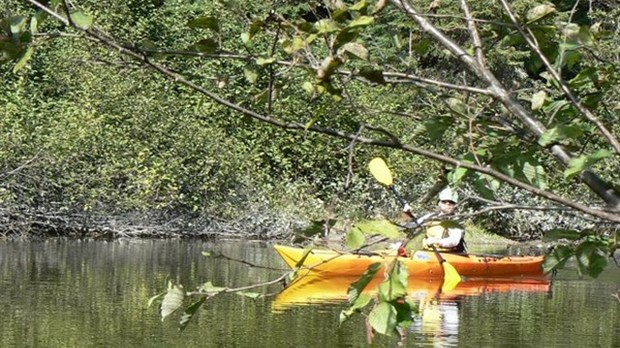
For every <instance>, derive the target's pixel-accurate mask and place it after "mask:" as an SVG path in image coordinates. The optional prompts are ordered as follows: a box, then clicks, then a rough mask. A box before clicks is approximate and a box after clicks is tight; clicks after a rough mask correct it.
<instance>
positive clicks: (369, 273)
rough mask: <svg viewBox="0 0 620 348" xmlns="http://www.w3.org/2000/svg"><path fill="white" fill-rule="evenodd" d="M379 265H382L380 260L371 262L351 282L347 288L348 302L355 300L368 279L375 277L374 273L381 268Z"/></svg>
mask: <svg viewBox="0 0 620 348" xmlns="http://www.w3.org/2000/svg"><path fill="white" fill-rule="evenodd" d="M381 266H383V264H382V263H381V262H375V263H372V264H371V265H370V266H368V269H366V271H365V272H364V274H362V275H361V276H360V277H359V279H358V280H356V281H355V282H353V283H351V285H350V286H349V288H348V289H347V298H348V300H349V303H350V304H353V303H355V302H356V301H357V298H358V297H359V296H360V295H361V294H362V292H363V291H364V289H365V288H366V286H368V284H369V283H370V281H371V280H372V279H373V278H374V277H375V275H377V272H378V271H379V270H380V269H381Z"/></svg>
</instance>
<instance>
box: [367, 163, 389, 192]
mask: <svg viewBox="0 0 620 348" xmlns="http://www.w3.org/2000/svg"><path fill="white" fill-rule="evenodd" d="M368 169H369V170H370V174H372V176H374V177H375V179H377V181H378V182H380V183H382V184H383V185H386V186H391V185H392V183H393V181H392V172H390V168H388V166H387V164H386V163H385V161H384V160H383V159H382V158H380V157H375V158H373V159H372V160H371V161H370V163H368Z"/></svg>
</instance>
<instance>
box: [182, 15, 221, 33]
mask: <svg viewBox="0 0 620 348" xmlns="http://www.w3.org/2000/svg"><path fill="white" fill-rule="evenodd" d="M187 26H188V27H190V28H199V29H211V30H213V31H215V32H216V33H219V32H220V27H221V26H220V21H219V20H218V19H217V17H213V16H203V17H198V18H194V19H192V20H190V21H189V22H187Z"/></svg>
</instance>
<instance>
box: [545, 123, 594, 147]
mask: <svg viewBox="0 0 620 348" xmlns="http://www.w3.org/2000/svg"><path fill="white" fill-rule="evenodd" d="M584 131H585V129H584V125H581V124H571V125H562V124H561V125H558V126H556V127H553V128H549V129H547V130H546V131H545V132H544V133H543V134H542V135H541V136H540V138H539V139H538V144H540V145H541V146H548V145H551V144H553V143H556V142H561V141H562V140H570V139H575V138H578V137H579V136H581V135H582V134H583V133H584Z"/></svg>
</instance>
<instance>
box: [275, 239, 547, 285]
mask: <svg viewBox="0 0 620 348" xmlns="http://www.w3.org/2000/svg"><path fill="white" fill-rule="evenodd" d="M274 248H275V250H276V252H277V253H278V254H279V255H280V257H282V259H283V260H284V262H286V264H287V265H288V266H289V267H291V268H292V269H295V268H296V265H297V264H298V263H299V261H300V260H301V259H302V257H303V256H304V251H305V250H304V249H302V248H295V247H289V246H284V245H275V246H274ZM441 256H442V257H443V258H444V259H445V260H446V261H447V262H448V263H450V264H451V265H452V266H454V268H455V269H456V270H457V271H458V273H459V274H460V275H461V276H465V277H482V278H489V277H493V278H495V277H518V276H542V275H543V269H542V263H543V261H544V257H543V256H503V257H489V256H481V255H468V254H458V253H441ZM395 258H398V260H400V261H402V262H404V263H405V265H406V266H407V270H408V272H409V276H410V277H419V278H439V277H443V269H442V266H441V264H440V262H439V261H438V259H437V256H436V255H435V254H434V253H433V252H432V251H424V250H419V251H416V252H415V253H413V254H412V255H411V256H409V257H400V256H397V255H396V250H387V251H382V252H373V253H367V254H366V253H365V254H352V253H340V252H337V251H334V250H327V249H312V250H311V251H310V252H309V253H308V255H307V256H306V258H305V260H304V261H303V264H302V265H301V268H303V269H307V270H308V271H309V272H312V273H313V274H320V275H325V276H344V275H346V276H354V275H361V274H363V273H364V272H365V271H366V270H367V269H368V266H370V265H371V264H373V263H376V262H379V263H382V264H383V266H382V268H384V267H385V266H386V265H387V264H389V262H391V261H393V260H394V259H395ZM381 272H382V270H381V269H380V270H379V274H380V273H381Z"/></svg>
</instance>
